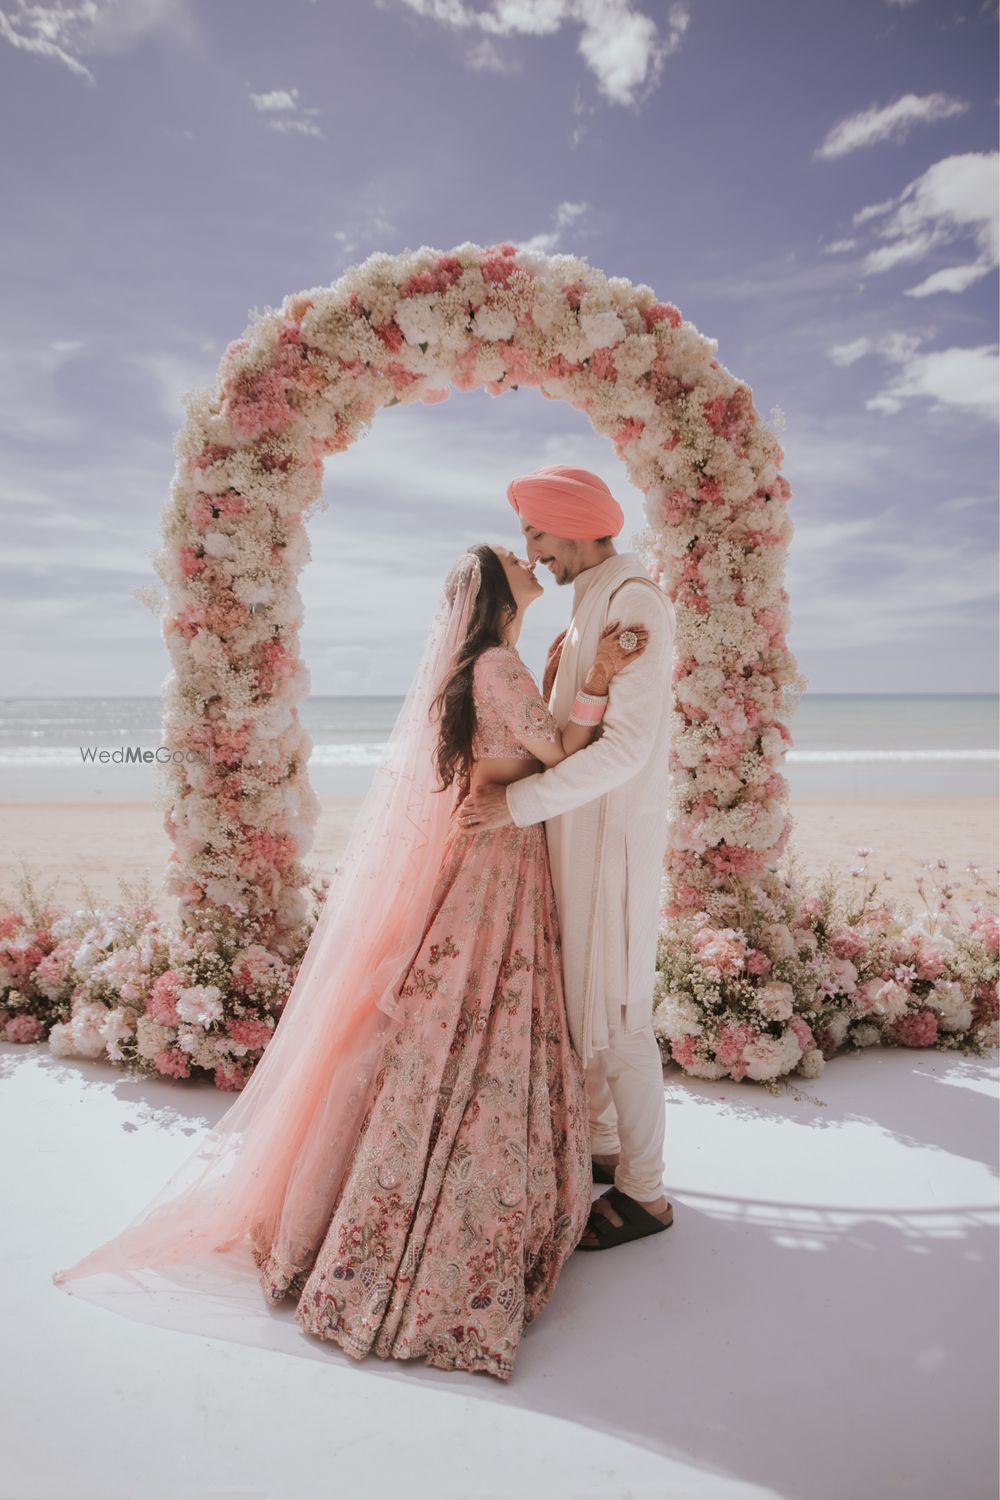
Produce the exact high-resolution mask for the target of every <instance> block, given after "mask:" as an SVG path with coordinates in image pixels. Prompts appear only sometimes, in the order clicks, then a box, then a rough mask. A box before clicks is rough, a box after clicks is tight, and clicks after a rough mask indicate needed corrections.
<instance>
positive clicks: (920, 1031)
mask: <svg viewBox="0 0 1000 1500" xmlns="http://www.w3.org/2000/svg"><path fill="white" fill-rule="evenodd" d="M888 1034H889V1036H890V1037H891V1038H892V1040H893V1041H894V1042H898V1043H899V1044H900V1045H901V1046H903V1047H933V1045H934V1043H935V1042H936V1041H937V1034H938V1018H937V1016H936V1014H935V1013H934V1011H932V1010H931V1009H930V1008H929V1007H927V1006H925V1007H924V1008H923V1009H921V1010H915V1011H908V1012H907V1013H906V1014H905V1015H902V1016H899V1017H898V1018H897V1019H896V1020H895V1021H893V1023H892V1025H891V1026H890V1027H889V1031H888Z"/></svg>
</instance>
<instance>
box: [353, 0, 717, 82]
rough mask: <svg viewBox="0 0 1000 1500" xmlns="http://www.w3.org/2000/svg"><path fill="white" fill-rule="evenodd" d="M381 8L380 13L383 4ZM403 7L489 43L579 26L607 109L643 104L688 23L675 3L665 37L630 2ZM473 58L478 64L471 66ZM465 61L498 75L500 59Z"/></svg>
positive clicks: (433, 0) (447, 2)
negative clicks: (488, 39) (476, 32)
mask: <svg viewBox="0 0 1000 1500" xmlns="http://www.w3.org/2000/svg"><path fill="white" fill-rule="evenodd" d="M381 3H382V8H383V9H384V8H385V7H386V0H381ZM401 3H402V4H404V5H406V6H408V7H409V9H410V10H412V11H415V12H416V13H417V15H419V16H423V17H425V18H426V19H428V20H432V21H437V22H438V23H439V24H440V25H442V26H447V27H450V28H451V29H452V30H454V31H464V30H468V29H469V28H470V27H474V28H478V29H479V30H480V31H482V32H484V33H485V34H486V35H487V37H491V36H493V37H511V36H531V37H539V36H551V35H553V34H554V33H555V32H557V31H559V30H561V28H562V27H563V25H566V24H568V25H577V26H579V27H580V28H581V32H580V38H579V41H578V43H577V50H578V51H579V53H580V55H581V57H582V58H583V60H584V63H585V64H586V66H587V68H588V69H589V70H590V72H591V73H592V74H593V75H594V77H595V78H596V79H597V86H598V89H599V91H600V93H601V94H602V95H603V96H604V98H605V99H607V101H608V102H609V103H610V104H635V103H636V102H641V99H642V98H644V97H645V95H646V94H648V93H649V92H650V91H651V90H652V89H654V88H655V87H656V85H657V84H658V83H659V80H660V76H661V73H662V71H663V64H664V61H665V60H666V58H667V57H669V56H670V55H671V53H674V52H676V51H677V50H678V48H679V47H680V45H681V42H682V40H683V37H684V33H685V32H686V31H687V28H688V24H689V21H690V13H689V10H688V7H687V3H686V0H675V3H674V4H672V5H671V6H670V8H669V11H668V12H667V17H666V36H665V37H664V36H661V34H660V28H659V26H658V24H657V22H656V21H655V20H654V19H653V18H652V17H651V16H648V15H646V14H645V13H644V12H642V11H640V10H637V9H636V8H635V6H634V5H633V3H632V0H490V3H489V4H488V5H487V7H486V8H485V9H483V10H474V9H473V8H472V6H471V5H468V4H466V3H465V0H401ZM473 57H475V58H477V60H476V61H472V60H471V59H472V58H473ZM483 59H486V60H485V61H484V60H483ZM466 60H467V61H468V62H469V63H470V66H472V67H492V68H493V71H500V69H499V68H498V67H496V65H495V60H499V54H498V53H484V52H481V51H480V50H479V49H473V52H472V53H471V54H468V53H467V54H466ZM643 91H645V92H643Z"/></svg>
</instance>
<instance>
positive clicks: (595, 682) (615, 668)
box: [584, 620, 649, 693]
mask: <svg viewBox="0 0 1000 1500" xmlns="http://www.w3.org/2000/svg"><path fill="white" fill-rule="evenodd" d="M626 630H630V631H631V632H632V634H633V635H634V636H635V638H636V645H635V646H634V647H633V649H632V650H631V651H626V650H625V648H624V647H623V646H622V645H620V644H619V639H618V638H619V636H621V635H624V633H625V631H626ZM648 644H649V631H648V630H647V628H646V626H645V625H628V626H623V625H622V624H621V622H620V621H619V620H615V621H614V622H613V623H612V624H610V625H609V626H608V627H607V629H606V630H603V631H602V632H601V639H600V642H599V644H598V647H597V658H596V660H595V662H594V665H593V666H592V667H591V669H590V671H589V672H588V673H587V679H586V681H585V683H584V690H585V691H586V692H588V693H606V692H607V690H608V684H609V683H610V681H611V679H612V677H614V676H616V675H617V673H618V672H620V671H621V669H622V667H627V666H628V664H629V662H630V661H635V660H636V658H637V657H639V656H641V655H642V653H643V652H644V651H645V649H646V647H647V645H648Z"/></svg>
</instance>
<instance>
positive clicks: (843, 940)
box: [828, 927, 867, 959]
mask: <svg viewBox="0 0 1000 1500" xmlns="http://www.w3.org/2000/svg"><path fill="white" fill-rule="evenodd" d="M828 942H829V944H830V948H831V951H832V952H833V953H834V955H835V956H836V957H837V958H849V959H854V958H857V956H858V954H859V953H864V951H865V948H866V946H867V944H866V942H865V937H864V934H863V933H862V932H860V931H859V930H858V928H857V927H837V928H835V929H834V931H833V932H831V933H830V936H829V938H828Z"/></svg>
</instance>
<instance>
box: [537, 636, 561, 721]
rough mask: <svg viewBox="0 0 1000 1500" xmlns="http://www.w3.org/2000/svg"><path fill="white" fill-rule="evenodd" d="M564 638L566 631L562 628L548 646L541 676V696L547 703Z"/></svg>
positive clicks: (557, 668)
mask: <svg viewBox="0 0 1000 1500" xmlns="http://www.w3.org/2000/svg"><path fill="white" fill-rule="evenodd" d="M565 639H566V631H565V630H562V631H560V633H559V634H558V635H557V636H556V638H555V640H554V641H553V642H552V645H551V646H550V647H549V652H548V655H547V656H546V658H545V672H544V674H543V676H542V697H543V698H544V699H545V701H546V703H548V701H549V696H550V694H551V692H552V684H553V683H554V682H555V680H556V673H557V672H558V670H559V660H560V658H561V656H562V648H563V642H564V641H565Z"/></svg>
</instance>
